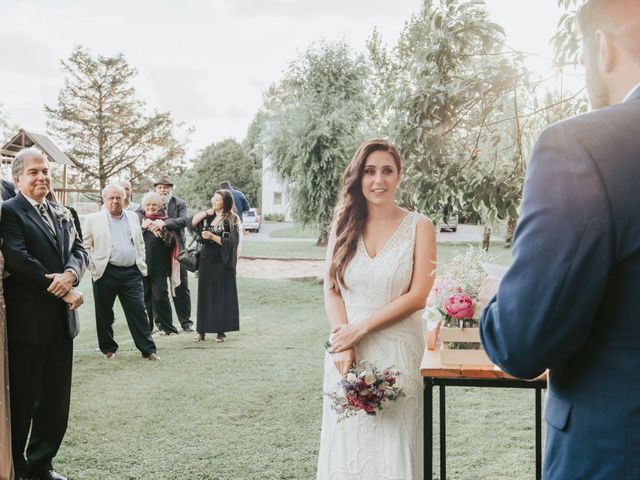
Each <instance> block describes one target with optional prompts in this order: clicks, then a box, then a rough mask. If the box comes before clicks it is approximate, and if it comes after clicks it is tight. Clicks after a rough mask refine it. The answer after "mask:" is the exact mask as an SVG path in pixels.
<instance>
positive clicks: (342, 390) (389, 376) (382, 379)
mask: <svg viewBox="0 0 640 480" xmlns="http://www.w3.org/2000/svg"><path fill="white" fill-rule="evenodd" d="M399 375H400V372H399V371H397V370H394V369H391V368H387V369H385V370H383V371H379V370H378V369H376V368H375V367H374V366H373V365H371V364H370V363H368V362H366V361H361V362H359V363H358V364H357V365H356V366H355V367H353V368H351V369H350V370H349V373H348V374H347V376H346V377H345V378H343V379H342V380H340V382H338V389H337V390H336V391H335V392H331V393H326V394H325V395H327V396H328V397H329V398H330V399H331V400H332V404H331V408H332V409H333V410H334V411H335V412H337V414H338V422H341V421H343V420H344V419H346V418H348V417H350V416H352V415H355V414H356V413H358V412H359V411H363V412H365V413H366V414H367V415H375V414H376V412H377V411H380V410H382V404H383V403H384V402H385V401H386V400H396V399H398V398H399V397H404V395H405V394H404V391H403V390H402V389H401V388H399V387H398V386H397V379H398V376H399Z"/></svg>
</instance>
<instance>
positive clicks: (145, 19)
mask: <svg viewBox="0 0 640 480" xmlns="http://www.w3.org/2000/svg"><path fill="white" fill-rule="evenodd" d="M487 4H488V6H489V9H490V12H491V15H492V17H493V19H494V20H495V21H497V22H498V23H500V24H501V25H502V26H503V27H504V28H505V29H506V31H507V37H508V42H509V44H510V45H511V46H513V47H514V48H517V49H521V50H525V51H527V52H531V53H534V54H537V55H540V56H542V57H544V58H542V59H538V60H536V61H534V62H533V63H532V67H533V68H534V69H540V70H544V69H545V68H548V66H549V60H547V59H550V57H551V55H552V52H551V48H550V46H549V39H550V37H551V35H552V34H553V32H554V31H555V27H556V23H557V20H558V18H559V16H560V11H559V10H558V8H557V7H556V0H487ZM420 5H421V2H420V1H419V0H324V1H322V2H319V1H317V0H314V1H311V0H309V1H307V0H180V1H177V0H109V1H98V0H84V1H80V0H78V1H72V0H0V19H2V22H1V25H2V28H1V29H0V104H2V105H3V107H4V108H3V110H4V112H5V113H7V114H8V116H9V120H10V121H12V122H13V123H17V124H18V125H19V126H21V127H23V128H26V129H31V130H35V131H43V132H44V131H45V130H46V118H45V115H44V112H43V104H45V103H46V104H49V105H55V104H56V99H57V93H58V91H59V89H60V88H61V86H62V83H63V76H62V73H61V71H60V67H59V60H60V59H61V58H67V57H68V56H69V54H70V53H71V51H72V49H73V47H74V46H75V45H82V46H84V47H87V48H88V49H90V50H91V52H92V53H93V54H98V53H100V54H103V55H113V54H116V53H119V52H122V53H124V55H125V57H126V59H127V60H128V62H129V63H130V64H131V65H132V66H134V67H135V68H136V69H137V70H138V76H137V77H136V80H135V85H136V88H137V93H138V95H139V96H140V97H141V98H142V99H143V100H145V101H146V102H147V105H148V107H149V108H155V109H158V110H161V111H165V110H169V111H171V112H172V114H173V116H174V117H175V119H176V120H178V121H182V122H185V123H186V124H187V125H190V126H193V127H195V129H196V131H195V133H194V135H193V136H192V142H191V145H190V147H189V155H190V156H192V155H193V154H194V152H196V151H197V150H199V149H201V148H203V147H205V146H207V145H209V144H210V143H212V142H215V141H218V140H221V139H223V138H227V137H235V138H237V139H238V140H242V138H244V136H245V133H246V130H247V127H248V126H249V123H250V122H251V120H252V118H253V115H254V114H255V112H256V111H257V110H258V108H259V107H260V105H261V104H262V93H263V92H264V91H265V90H266V88H267V87H268V86H269V84H271V83H273V82H275V81H277V80H278V79H279V78H281V76H282V73H283V71H284V70H285V69H286V67H287V65H288V64H289V62H291V60H292V59H294V58H296V56H297V55H298V53H299V52H301V51H303V50H305V49H306V48H307V47H308V46H309V45H310V44H311V43H312V42H313V41H314V40H318V39H321V38H324V39H326V40H329V41H334V40H343V39H344V40H346V41H347V42H349V43H350V44H351V45H352V46H353V47H354V48H355V49H357V50H364V45H365V41H366V39H367V38H368V37H369V36H370V35H371V32H372V31H373V29H374V27H377V28H378V30H379V31H380V32H381V34H382V36H383V39H384V40H385V41H386V42H387V43H389V44H393V43H394V42H395V40H396V39H397V36H398V34H399V32H400V30H401V28H402V26H403V24H404V22H405V21H406V20H407V19H408V18H409V17H410V16H411V14H412V13H414V12H416V11H418V10H419V8H420ZM545 58H546V59H545ZM544 74H545V75H546V74H547V72H544Z"/></svg>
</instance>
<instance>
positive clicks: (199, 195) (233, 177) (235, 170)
mask: <svg viewBox="0 0 640 480" xmlns="http://www.w3.org/2000/svg"><path fill="white" fill-rule="evenodd" d="M255 172H256V170H255V169H254V165H253V163H252V160H251V158H250V156H249V155H248V154H247V152H246V151H245V149H244V148H243V146H242V145H241V144H239V143H238V142H237V141H236V140H234V139H232V138H229V139H226V140H223V141H221V142H218V143H214V144H212V145H209V146H208V147H206V148H205V149H204V150H202V151H201V152H200V153H199V154H198V156H197V158H196V159H195V160H194V161H193V166H192V167H191V168H190V169H188V170H187V171H186V172H185V173H184V175H182V177H181V178H180V179H179V180H178V182H177V187H178V190H179V192H180V195H181V196H182V197H183V198H184V199H185V200H186V201H187V203H188V204H189V205H191V206H192V207H194V208H205V207H206V208H210V207H211V197H212V196H213V194H214V192H215V191H216V190H218V188H220V182H222V181H224V180H228V181H229V182H231V184H232V186H233V187H235V188H237V189H238V190H240V191H242V192H243V193H244V194H245V196H246V197H247V200H248V201H249V204H250V205H252V206H253V205H256V204H257V201H258V197H257V193H258V191H259V189H260V181H259V177H256V175H255Z"/></svg>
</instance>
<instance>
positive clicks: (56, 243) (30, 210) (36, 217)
mask: <svg viewBox="0 0 640 480" xmlns="http://www.w3.org/2000/svg"><path fill="white" fill-rule="evenodd" d="M16 201H17V202H19V203H20V206H21V207H22V209H23V210H24V212H25V214H26V216H27V218H28V219H29V220H31V221H32V222H33V223H35V224H36V225H37V226H38V228H40V230H41V231H42V233H43V234H44V236H45V237H47V238H48V239H49V241H50V242H51V245H52V246H53V247H55V249H56V251H57V252H58V255H60V256H61V257H62V256H63V255H62V248H63V246H64V245H63V243H64V242H63V231H62V226H61V225H60V222H59V221H58V217H57V216H56V215H55V214H54V213H53V212H52V211H51V210H49V214H50V215H51V218H52V220H53V225H54V228H55V229H56V235H57V237H56V238H53V235H51V232H50V231H49V227H48V226H47V225H46V224H45V223H44V219H43V218H42V217H41V216H40V213H39V212H37V211H36V209H35V207H34V206H33V205H31V202H29V200H28V199H27V198H26V197H25V196H24V195H23V194H22V192H20V191H18V193H17V194H16ZM47 204H50V202H47Z"/></svg>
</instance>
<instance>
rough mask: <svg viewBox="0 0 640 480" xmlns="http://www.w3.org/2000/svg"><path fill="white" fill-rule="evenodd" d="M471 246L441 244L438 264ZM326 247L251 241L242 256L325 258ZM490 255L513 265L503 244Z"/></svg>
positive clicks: (464, 244) (490, 251)
mask: <svg viewBox="0 0 640 480" xmlns="http://www.w3.org/2000/svg"><path fill="white" fill-rule="evenodd" d="M469 245H473V246H475V247H480V243H479V242H469V243H439V244H438V263H440V264H444V263H447V262H448V261H449V260H451V258H453V257H454V256H455V255H457V254H462V253H464V252H465V251H466V249H467V248H468V246H469ZM325 252H326V248H325V247H317V246H316V244H315V241H314V242H287V241H282V242H269V241H259V240H256V241H250V242H244V243H243V244H242V255H245V256H256V257H281V258H287V257H288V258H316V259H319V260H323V259H324V258H325ZM489 254H490V255H492V256H494V257H495V263H498V264H500V265H509V264H510V263H511V250H510V249H507V248H504V246H503V243H502V242H494V244H493V245H491V246H490V248H489Z"/></svg>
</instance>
